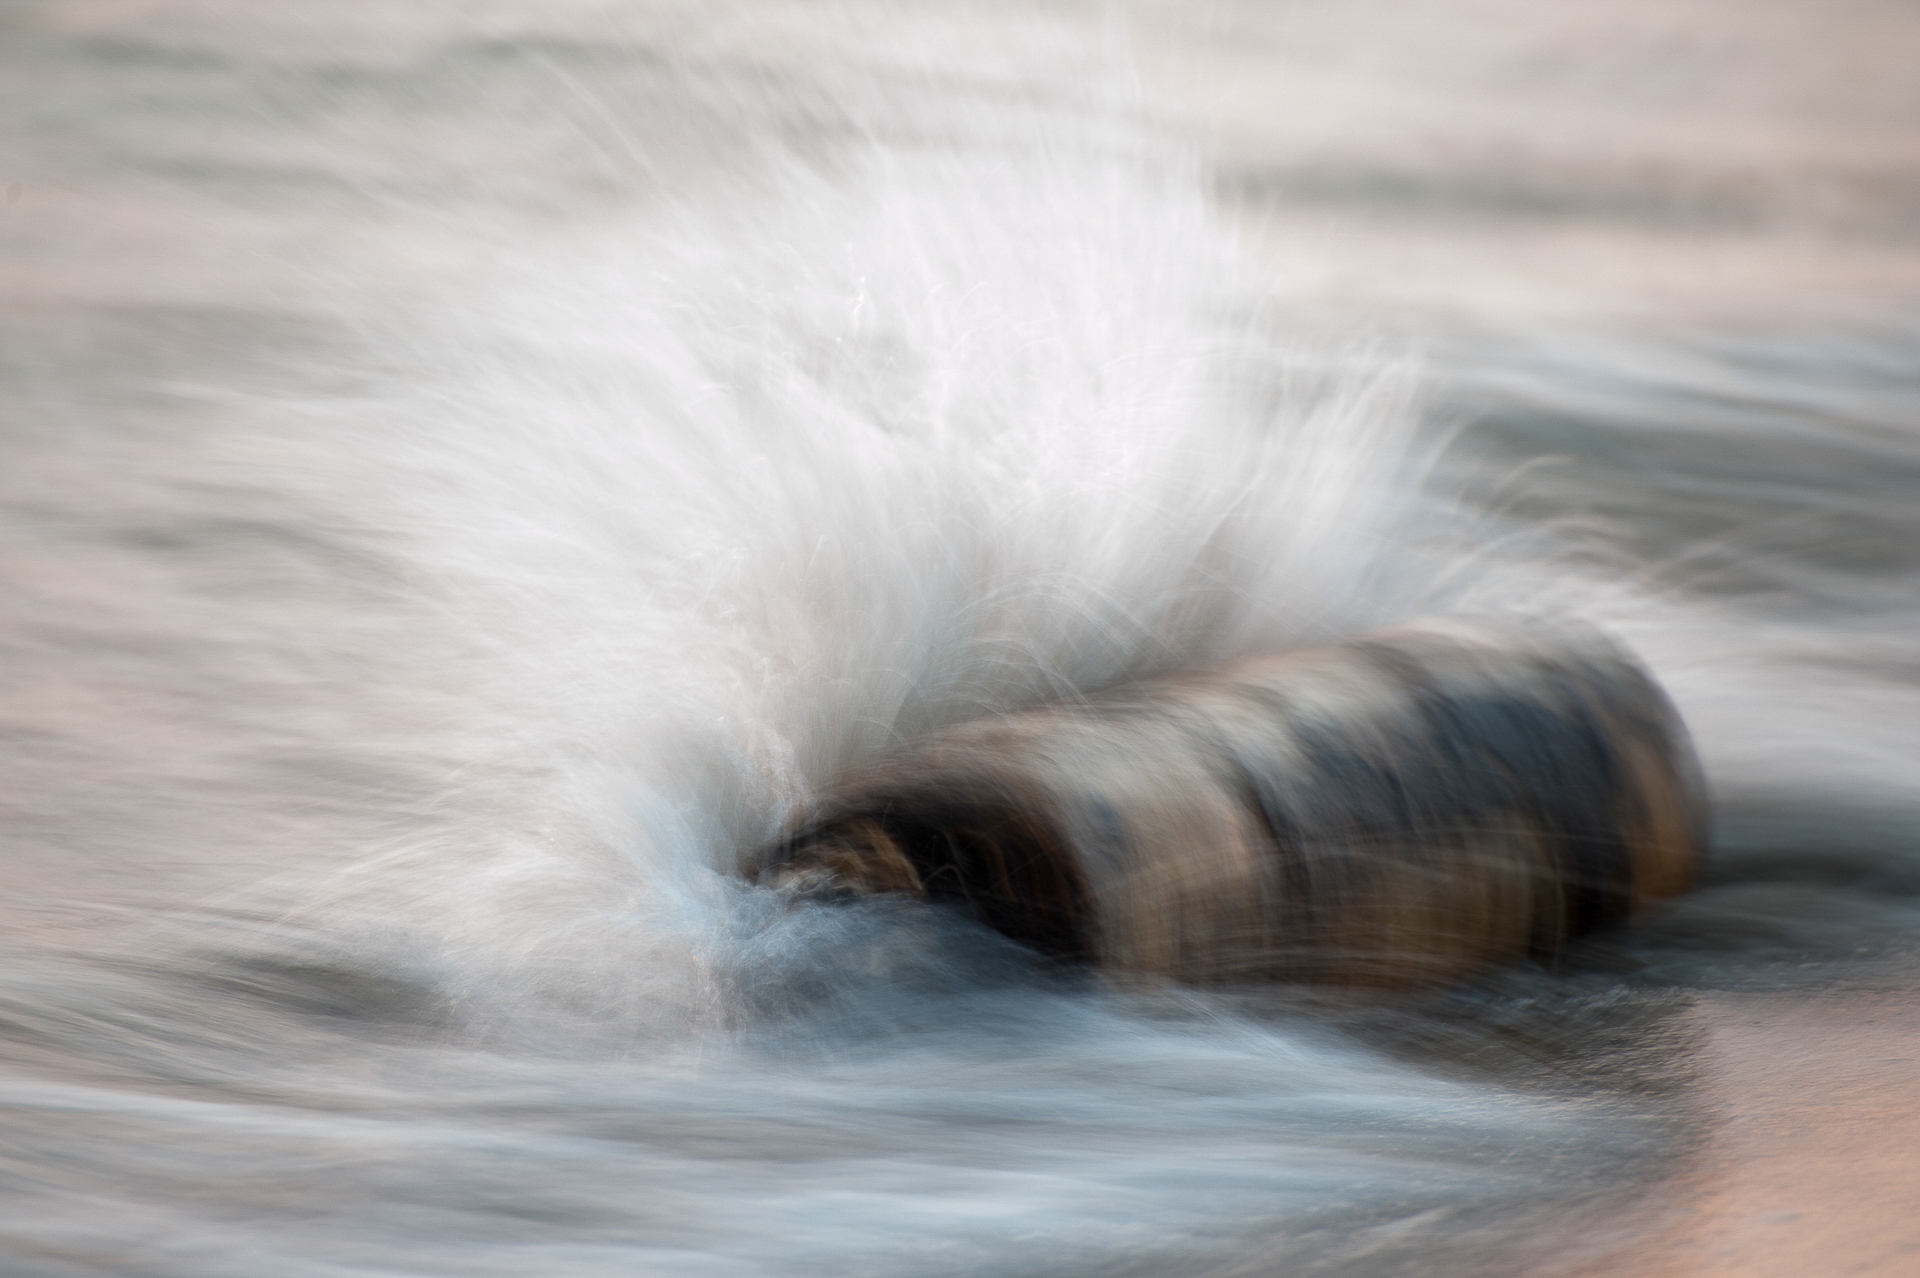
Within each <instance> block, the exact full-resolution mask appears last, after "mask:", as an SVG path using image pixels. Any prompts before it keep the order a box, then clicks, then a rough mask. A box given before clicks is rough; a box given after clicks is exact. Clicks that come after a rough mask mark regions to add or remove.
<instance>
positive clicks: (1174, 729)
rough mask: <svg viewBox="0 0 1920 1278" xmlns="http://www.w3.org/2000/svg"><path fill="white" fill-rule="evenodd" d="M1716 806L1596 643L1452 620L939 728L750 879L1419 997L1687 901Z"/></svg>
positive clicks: (1605, 648) (1063, 942) (1180, 971)
mask: <svg viewBox="0 0 1920 1278" xmlns="http://www.w3.org/2000/svg"><path fill="white" fill-rule="evenodd" d="M1703 843H1704V804H1703V799H1702V795H1701V789H1700V784H1699V781H1698V771H1697V767H1696V765H1695V762H1694V759H1693V755H1692V752H1691V749H1690V747H1689V745H1688V743H1687V739H1686V734H1685V730H1684V729H1683V727H1682V726H1681V724H1680V722H1679V719H1678V716H1677V715H1676V714H1675V712H1674V710H1673V707H1672V705H1671V704H1670V703H1669V702H1668V700H1667V698H1666V696H1665V695H1664V694H1663V693H1662V692H1661V690H1660V688H1659V687H1658V686H1657V685H1656V684H1655V683H1654V682H1653V681H1652V680H1651V679H1650V678H1649V677H1648V676H1647V675H1646V674H1645V673H1644V672H1643V671H1642V670H1641V669H1640V668H1639V666H1638V665H1636V664H1635V663H1634V662H1633V661H1632V660H1631V658H1629V657H1628V656H1626V655H1625V654H1624V653H1623V652H1621V651H1620V650H1619V649H1618V648H1617V647H1615V646H1614V645H1613V644H1612V643H1610V642H1609V641H1607V640H1606V639H1604V638H1602V637H1601V636H1599V635H1597V634H1593V633H1589V632H1577V633H1573V634H1569V633H1568V632H1565V631H1557V632H1553V633H1540V632H1534V631H1528V630H1516V629H1513V628H1494V627H1487V626H1479V625H1469V624H1464V623H1455V622H1447V623H1434V624H1428V625H1422V626H1417V627H1408V628H1403V629H1398V630H1393V631H1386V632H1382V633H1377V634H1373V635H1369V636H1366V637H1363V638H1360V639H1356V640H1352V641H1349V642H1345V643H1339V644H1333V645H1330V646H1327V647H1323V648H1316V649H1311V650H1306V651H1300V652H1292V653H1287V654H1284V655H1280V656H1272V657H1261V658H1255V659H1252V660H1244V661H1239V662H1236V663H1233V664H1230V665H1223V666H1219V667H1215V668H1211V669H1205V670H1199V671H1194V672H1190V673H1185V674H1179V675H1173V676H1168V677H1164V678H1158V679H1151V680H1145V681H1142V682H1139V683H1135V684H1131V685H1127V686H1124V687H1120V688H1116V689H1113V690H1111V691H1108V692H1103V693H1101V694H1099V695H1096V696H1091V697H1086V698H1082V699H1077V700H1074V701H1070V702H1060V703H1056V704H1051V705H1043V706H1039V707H1037V708H1034V709H1030V710H1023V711H1020V712H1017V713H1011V714H1001V715H996V716H993V717H990V718H985V719H980V720H976V721H973V722H969V723H964V724H961V725H959V726H957V727H953V728H948V729H945V730H943V731H939V732H934V733H930V734H928V735H926V736H924V737H921V738H919V739H917V740H915V741H912V742H910V743H908V744H907V745H906V746H905V747H903V748H902V749H900V750H898V751H896V752H894V753H891V754H888V755H885V756H882V757H879V758H875V759H873V760H870V761H868V762H866V763H864V764H862V765H860V766H858V767H856V768H854V769H852V770H851V771H849V772H848V773H846V774H845V775H843V776H842V777H840V778H839V779H838V780H837V781H836V782H835V784H834V785H833V786H832V787H831V788H830V789H829V790H828V791H827V792H825V793H824V794H823V795H822V796H821V797H820V798H819V800H818V801H817V803H816V804H815V805H814V806H813V807H812V808H811V810H809V811H808V812H807V813H805V814H804V818H803V820H802V822H801V823H799V824H797V825H796V826H794V827H793V828H792V829H790V831H789V832H788V833H787V834H786V835H785V836H784V837H782V838H781V839H779V840H778V841H776V842H775V843H774V844H772V845H770V846H769V847H767V848H764V849H762V850H761V851H760V853H759V854H758V855H757V856H756V857H755V858H754V860H753V862H752V863H751V864H750V865H749V867H748V872H749V874H750V875H752V876H754V877H756V878H757V879H758V880H759V881H760V882H762V883H766V884H771V885H775V886H781V887H786V888H788V889H791V890H795V891H800V892H810V893H816V894H819V893H825V894H829V895H832V894H854V895H864V894H872V893H901V894H905V895H908V896H912V897H918V898H922V899H927V900H932V901H936V902H944V903H950V904H953V905H956V906H958V907H960V908H961V909H963V910H965V911H967V912H969V913H970V914H972V915H973V916H974V917H976V918H977V919H979V920H980V921H981V922H983V923H985V924H987V925H988V926H990V927H992V928H994V929H996V930H998V931H1000V932H1003V933H1005V934H1006V935H1008V936H1010V937H1013V938H1014V939H1016V940H1018V941H1021V942H1024V943H1025V944H1027V945H1030V946H1032V947H1034V948H1035V949H1038V950H1040V951H1042V952H1043V953H1045V954H1048V955H1051V956H1053V957H1055V958H1058V959H1062V960H1068V961H1077V962H1086V963H1094V964H1098V965H1100V966H1101V967H1102V968H1104V969H1107V970H1108V971H1110V972H1112V973H1115V974H1117V975H1121V976H1123V977H1127V976H1131V977H1136V978H1138V977H1147V978H1154V977H1163V978H1171V979H1174V980H1179V981H1187V982H1227V981H1250V980H1294V981H1311V982H1322V983H1330V984H1351V985H1385V986H1417V985H1427V984H1435V983H1440V982H1445V981H1449V980H1453V979H1455V978H1457V977H1459V976H1461V975H1463V974H1465V973H1467V972H1469V971H1471V970H1473V969H1475V968H1477V967H1480V966H1482V965H1485V964H1489V963H1497V962H1501V961H1505V960H1510V959H1516V958H1519V957H1522V956H1529V955H1530V956H1533V957H1535V958H1538V959H1548V958H1551V957H1552V956H1553V955H1554V954H1555V953H1556V952H1558V951H1559V950H1560V948H1561V947H1562V946H1563V945H1564V944H1565V943H1566V942H1567V941H1568V940H1570V939H1572V938H1574V937H1577V936H1579V935H1581V934H1583V933H1586V932H1590V931H1592V930H1594V929H1596V928H1603V927H1607V926H1609V925H1612V924H1615V923H1618V922H1620V921H1621V920H1623V919H1625V918H1626V917H1627V916H1628V915H1630V914H1631V913H1632V912H1633V911H1634V910H1635V909H1637V908H1639V907H1641V906H1643V905H1646V904H1648V903H1650V902H1655V901H1659V900H1662V899H1665V898H1667V897H1671V896H1674V895H1676V894H1678V893H1681V892H1684V891H1686V890H1687V889H1688V888H1689V887H1690V886H1691V885H1692V883H1693V880H1694V874H1695V869H1696V865H1697V863H1698V860H1699V857H1700V855H1701V853H1702V850H1703Z"/></svg>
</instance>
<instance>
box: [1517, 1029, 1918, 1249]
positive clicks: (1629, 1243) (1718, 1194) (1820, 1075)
mask: <svg viewBox="0 0 1920 1278" xmlns="http://www.w3.org/2000/svg"><path fill="white" fill-rule="evenodd" d="M1690 1015H1691V1016H1692V1017H1694V1018H1695V1019H1696V1020H1697V1021H1698V1022H1700V1023H1701V1025H1702V1027H1703V1028H1704V1030H1705V1039H1704V1049H1703V1052H1704V1058H1705V1059H1704V1062H1703V1065H1704V1068H1703V1070H1702V1076H1701V1084H1702V1095H1701V1100H1702V1103H1703V1104H1704V1105H1705V1106H1706V1108H1707V1110H1708V1114H1709V1120H1708V1121H1709V1123H1710V1127H1709V1131H1708V1134H1707V1136H1706V1139H1705V1142H1704V1144H1703V1146H1702V1148H1701V1149H1700V1150H1699V1152H1698V1153H1697V1155H1696V1156H1695V1157H1694V1158H1693V1159H1692V1160H1691V1166H1690V1168H1689V1169H1688V1170H1686V1171H1683V1172H1682V1173H1681V1174H1680V1175H1679V1176H1678V1177H1677V1178H1675V1179H1674V1180H1671V1181H1669V1182H1667V1183H1666V1184H1665V1185H1664V1186H1661V1187H1659V1188H1658V1189H1657V1190H1656V1191H1655V1192H1654V1195H1653V1203H1652V1204H1650V1205H1649V1207H1648V1210H1647V1214H1645V1215H1642V1214H1637V1213H1636V1214H1631V1215H1629V1216H1627V1217H1624V1218H1623V1219H1621V1220H1620V1221H1619V1222H1618V1224H1617V1227H1616V1228H1615V1229H1613V1230H1610V1231H1608V1232H1607V1233H1606V1234H1602V1235H1600V1236H1597V1237H1595V1238H1592V1239H1589V1240H1588V1242H1587V1245H1586V1246H1585V1247H1583V1248H1580V1249H1578V1250H1577V1251H1576V1252H1575V1253H1573V1254H1572V1255H1570V1256H1568V1257H1567V1258H1565V1259H1564V1260H1563V1261H1560V1262H1556V1263H1553V1264H1551V1265H1548V1266H1545V1267H1542V1268H1540V1269H1537V1270H1535V1271H1534V1273H1535V1274H1536V1275H1538V1278H1549V1276H1551V1278H1613V1276H1615V1275H1621V1276H1624V1275H1633V1276H1635V1278H1776V1276H1777V1278H1813V1276H1814V1275H1839V1274H1863V1275H1887V1276H1889V1278H1891V1276H1893V1275H1905V1274H1915V1273H1920V1086H1917V1085H1916V1084H1917V1083H1920V1000H1916V999H1915V997H1914V996H1913V995H1912V994H1911V993H1910V992H1883V991H1875V992H1859V993H1834V992H1819V993H1794V994H1726V993H1717V994H1711V995H1707V996H1704V997H1703V998H1702V1000H1701V1002H1700V1003H1699V1005H1698V1006H1697V1007H1696V1008H1694V1009H1693V1011H1692V1012H1691V1013H1690Z"/></svg>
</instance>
